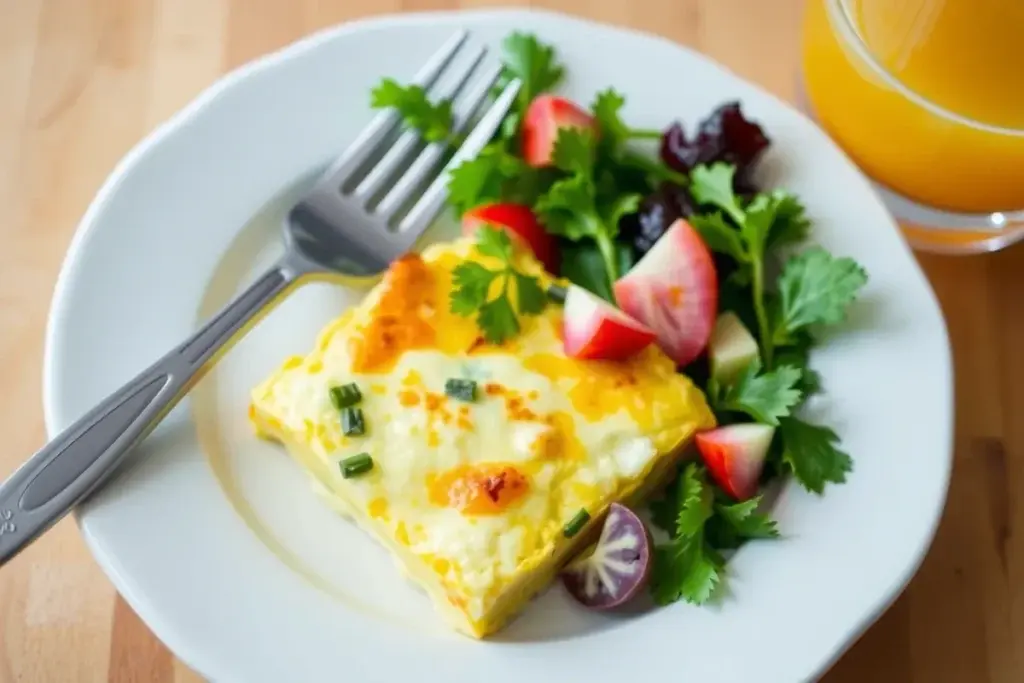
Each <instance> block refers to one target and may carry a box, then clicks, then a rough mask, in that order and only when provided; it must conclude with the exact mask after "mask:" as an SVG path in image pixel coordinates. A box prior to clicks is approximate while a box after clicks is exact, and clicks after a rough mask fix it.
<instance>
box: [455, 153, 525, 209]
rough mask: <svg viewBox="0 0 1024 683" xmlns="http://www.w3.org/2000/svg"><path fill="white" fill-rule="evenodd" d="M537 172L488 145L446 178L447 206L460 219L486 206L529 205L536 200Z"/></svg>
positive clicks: (514, 157)
mask: <svg viewBox="0 0 1024 683" xmlns="http://www.w3.org/2000/svg"><path fill="white" fill-rule="evenodd" d="M538 181H539V179H538V172H537V171H536V170H535V169H532V168H530V167H529V166H527V164H526V162H525V161H523V160H522V159H520V158H519V157H517V156H515V155H513V154H510V153H509V152H508V151H507V150H506V149H505V148H504V147H503V146H502V145H498V144H492V145H488V146H487V147H485V148H484V149H483V151H481V152H480V154H479V155H477V157H476V158H475V159H468V160H466V161H464V162H462V163H461V164H459V165H458V166H456V167H455V168H454V169H452V171H451V173H450V174H449V176H448V203H449V204H450V205H451V206H452V207H453V208H454V209H455V211H456V213H457V214H459V215H461V214H463V213H465V212H466V211H468V210H470V209H472V208H474V207H477V206H480V205H481V204H487V203H490V202H497V201H505V202H517V203H524V204H532V203H533V202H534V201H535V200H536V195H537V191H536V187H535V186H536V185H537V184H538Z"/></svg>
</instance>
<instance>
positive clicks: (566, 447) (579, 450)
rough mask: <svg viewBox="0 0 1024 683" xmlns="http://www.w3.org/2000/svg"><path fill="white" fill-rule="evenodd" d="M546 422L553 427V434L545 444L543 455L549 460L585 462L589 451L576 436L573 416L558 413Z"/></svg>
mask: <svg viewBox="0 0 1024 683" xmlns="http://www.w3.org/2000/svg"><path fill="white" fill-rule="evenodd" d="M546 422H547V423H548V424H549V425H551V426H552V427H553V430H552V431H553V434H551V435H550V436H549V438H548V439H547V441H545V443H544V450H543V453H544V455H545V456H546V457H549V458H563V459H565V460H584V459H586V457H587V451H586V449H585V448H584V447H583V442H582V441H580V440H579V437H577V436H576V423H575V422H573V419H572V415H570V414H569V413H567V412H564V411H561V410H559V411H557V412H554V413H552V414H551V415H548V417H547V419H546Z"/></svg>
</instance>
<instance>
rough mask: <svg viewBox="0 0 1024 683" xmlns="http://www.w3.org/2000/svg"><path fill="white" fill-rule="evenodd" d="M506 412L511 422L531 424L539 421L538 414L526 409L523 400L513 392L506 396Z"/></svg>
mask: <svg viewBox="0 0 1024 683" xmlns="http://www.w3.org/2000/svg"><path fill="white" fill-rule="evenodd" d="M505 411H506V412H507V413H508V418H509V419H510V420H520V421H525V422H529V421H532V420H536V419H537V414H536V413H534V412H533V411H532V410H530V409H529V408H528V407H526V403H525V402H524V401H523V399H522V398H521V397H519V396H516V395H515V394H513V393H511V392H510V393H509V394H507V395H506V396H505Z"/></svg>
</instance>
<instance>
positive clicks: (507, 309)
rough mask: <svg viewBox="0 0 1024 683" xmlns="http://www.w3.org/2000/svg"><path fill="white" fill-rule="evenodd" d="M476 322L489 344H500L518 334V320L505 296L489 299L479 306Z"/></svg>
mask: <svg viewBox="0 0 1024 683" xmlns="http://www.w3.org/2000/svg"><path fill="white" fill-rule="evenodd" d="M476 321H477V324H478V325H480V331H481V332H483V335H484V339H486V340H487V342H488V343H490V344H500V343H502V342H503V341H505V340H506V339H510V338H511V337H514V336H515V335H517V334H518V333H519V319H518V318H516V312H515V311H514V310H512V302H511V301H509V298H508V297H507V296H499V297H498V298H497V299H491V300H490V301H488V302H487V303H485V304H484V305H483V306H481V307H480V314H479V315H478V316H477V319H476Z"/></svg>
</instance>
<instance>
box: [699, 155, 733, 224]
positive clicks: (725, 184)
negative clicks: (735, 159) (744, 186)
mask: <svg viewBox="0 0 1024 683" xmlns="http://www.w3.org/2000/svg"><path fill="white" fill-rule="evenodd" d="M734 175H736V167H735V166H733V165H732V164H726V163H723V162H718V163H714V164H711V166H706V165H703V164H701V165H700V166H697V167H696V168H694V169H693V171H692V172H691V173H690V194H691V195H692V196H693V198H694V199H695V200H696V201H697V202H698V203H699V204H708V205H711V206H714V207H717V208H719V209H721V210H722V211H724V212H725V215H726V216H728V217H729V218H731V219H732V220H733V221H735V222H736V225H740V226H742V225H743V220H744V214H743V209H742V207H741V206H740V203H739V198H738V197H737V196H736V193H735V192H733V191H732V178H733V176H734Z"/></svg>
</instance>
